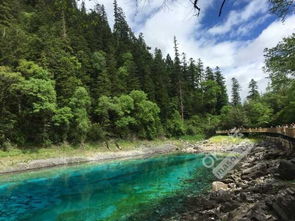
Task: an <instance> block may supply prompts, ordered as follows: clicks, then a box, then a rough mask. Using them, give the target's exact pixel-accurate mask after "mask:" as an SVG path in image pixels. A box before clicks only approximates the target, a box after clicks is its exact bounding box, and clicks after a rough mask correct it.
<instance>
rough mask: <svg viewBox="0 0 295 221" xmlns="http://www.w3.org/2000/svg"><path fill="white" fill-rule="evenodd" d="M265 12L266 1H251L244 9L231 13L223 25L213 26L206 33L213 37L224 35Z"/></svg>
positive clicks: (266, 8)
mask: <svg viewBox="0 0 295 221" xmlns="http://www.w3.org/2000/svg"><path fill="white" fill-rule="evenodd" d="M267 10H268V7H267V0H252V1H251V2H250V3H249V4H248V5H247V6H246V7H245V8H242V9H240V10H234V11H231V12H230V13H229V16H228V18H227V20H226V21H225V23H224V24H221V25H218V26H214V27H212V28H210V29H209V31H208V32H209V33H210V34H213V35H217V34H226V33H228V32H230V31H232V30H233V28H235V27H236V26H239V25H241V24H242V23H244V22H245V21H248V20H249V19H250V18H252V17H254V16H256V15H257V14H259V13H265V12H266V11H267Z"/></svg>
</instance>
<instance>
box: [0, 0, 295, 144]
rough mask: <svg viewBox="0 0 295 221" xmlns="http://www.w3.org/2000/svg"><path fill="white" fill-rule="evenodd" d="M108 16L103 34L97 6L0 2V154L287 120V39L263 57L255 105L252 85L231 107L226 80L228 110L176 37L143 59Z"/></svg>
mask: <svg viewBox="0 0 295 221" xmlns="http://www.w3.org/2000/svg"><path fill="white" fill-rule="evenodd" d="M78 4H79V5H78ZM80 4H82V5H80ZM114 17H115V24H114V27H113V28H112V29H111V28H110V26H109V24H108V20H107V15H106V12H105V10H104V6H103V5H99V4H98V5H96V7H95V8H94V9H92V10H90V11H86V9H85V6H84V4H83V3H80V2H76V0H23V1H19V0H2V3H1V5H0V116H1V118H0V144H1V146H5V144H7V143H15V144H18V145H24V144H46V145H47V144H51V143H61V142H65V141H67V142H70V143H83V142H86V141H97V140H104V139H107V138H110V137H114V138H124V139H128V138H143V139H153V138H155V137H159V136H167V137H171V136H176V137H179V136H182V135H185V134H188V135H198V134H201V135H203V134H207V133H211V132H212V131H214V130H215V129H216V128H218V127H220V128H230V127H233V126H242V125H243V126H265V125H270V124H274V123H280V122H284V123H288V122H291V121H293V120H294V113H295V110H294V109H295V103H294V102H295V101H294V99H295V98H294V97H295V94H294V91H295V90H294V87H295V85H294V80H293V79H294V35H293V36H292V37H290V38H289V39H285V40H284V41H283V42H282V43H281V44H280V45H278V46H277V47H276V48H274V49H269V50H267V51H266V58H267V62H266V70H267V71H268V72H269V73H271V74H270V77H271V80H272V84H271V87H270V88H269V92H267V94H266V95H263V96H261V95H260V94H259V93H258V90H257V84H256V82H255V81H254V80H253V81H251V83H250V85H249V86H250V94H249V97H248V99H247V101H246V103H245V104H244V105H241V99H240V95H239V83H238V82H237V81H236V80H235V79H233V93H232V96H233V99H232V103H231V104H229V102H228V95H227V91H226V86H225V80H224V77H223V75H222V73H221V71H220V69H219V68H218V67H211V68H210V67H206V66H205V65H204V64H203V62H202V61H201V60H200V59H196V60H194V59H193V58H187V57H186V55H185V53H182V52H180V51H179V50H178V44H179V43H178V42H177V39H176V38H174V46H175V47H174V51H175V54H173V55H163V54H162V52H161V50H160V49H155V50H154V51H153V50H151V48H150V47H149V46H148V45H146V43H145V41H144V37H143V35H141V34H140V35H139V36H135V34H134V33H133V32H132V30H131V29H130V27H129V26H128V24H127V22H126V19H125V16H124V12H123V11H122V9H121V8H120V7H119V6H118V5H117V2H116V1H115V2H114ZM171 40H173V39H171ZM180 43H181V42H180ZM290 54H291V56H290ZM281 60H282V62H283V64H282V63H281ZM291 94H293V96H291ZM292 113H293V114H292Z"/></svg>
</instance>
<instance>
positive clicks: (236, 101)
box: [232, 78, 241, 106]
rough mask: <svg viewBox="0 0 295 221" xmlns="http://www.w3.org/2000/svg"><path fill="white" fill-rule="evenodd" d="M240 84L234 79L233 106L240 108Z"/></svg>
mask: <svg viewBox="0 0 295 221" xmlns="http://www.w3.org/2000/svg"><path fill="white" fill-rule="evenodd" d="M240 90H241V88H240V84H239V82H238V80H237V79H236V78H232V104H233V105H234V106H238V105H240V104H241V97H240Z"/></svg>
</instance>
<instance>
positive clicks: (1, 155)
mask: <svg viewBox="0 0 295 221" xmlns="http://www.w3.org/2000/svg"><path fill="white" fill-rule="evenodd" d="M116 142H117V143H118V144H119V146H120V148H121V150H120V149H118V148H117V147H116V145H115V142H114V141H109V148H110V149H108V148H107V147H106V145H105V143H103V142H95V143H86V144H84V145H78V146H74V145H68V144H62V145H58V146H56V145H52V146H50V147H47V148H42V147H39V148H38V147H23V148H16V147H12V148H10V149H9V150H7V151H3V150H0V170H5V169H7V168H11V167H14V166H16V165H17V164H19V163H28V162H30V161H32V160H38V159H48V158H60V157H91V156H93V155H95V154H98V153H103V152H110V151H111V152H120V151H128V150H135V149H138V148H141V147H147V148H149V147H155V146H159V145H161V144H165V143H177V142H176V140H175V141H174V140H167V139H156V140H152V141H150V140H134V141H130V140H129V141H128V140H116Z"/></svg>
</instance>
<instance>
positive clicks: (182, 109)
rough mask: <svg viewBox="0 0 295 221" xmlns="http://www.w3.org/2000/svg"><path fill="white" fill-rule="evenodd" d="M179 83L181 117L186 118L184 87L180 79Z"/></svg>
mask: <svg viewBox="0 0 295 221" xmlns="http://www.w3.org/2000/svg"><path fill="white" fill-rule="evenodd" d="M178 84H179V100H180V113H181V119H182V121H183V120H184V106H183V96H182V87H181V83H180V81H179V82H178Z"/></svg>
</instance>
